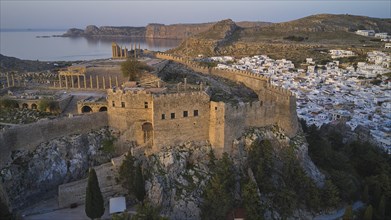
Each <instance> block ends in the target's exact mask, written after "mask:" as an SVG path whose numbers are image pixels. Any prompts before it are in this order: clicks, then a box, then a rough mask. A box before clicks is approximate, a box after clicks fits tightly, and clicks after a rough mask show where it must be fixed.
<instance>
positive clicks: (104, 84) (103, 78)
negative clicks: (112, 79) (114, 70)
mask: <svg viewBox="0 0 391 220" xmlns="http://www.w3.org/2000/svg"><path fill="white" fill-rule="evenodd" d="M102 84H103V89H106V80H105V77H104V76H103V77H102Z"/></svg>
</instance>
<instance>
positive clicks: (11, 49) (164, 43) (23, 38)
mask: <svg viewBox="0 0 391 220" xmlns="http://www.w3.org/2000/svg"><path fill="white" fill-rule="evenodd" d="M65 31H66V30H56V31H53V30H19V31H18V30H6V31H5V30H2V31H0V53H1V54H3V55H5V56H11V57H17V58H20V59H28V60H40V61H75V60H93V59H103V58H110V57H111V43H112V42H113V39H86V38H84V37H75V38H69V37H49V38H46V37H41V38H38V37H37V36H52V35H61V34H63V33H65ZM115 42H117V43H118V44H119V45H121V46H124V47H125V46H126V47H127V48H128V49H129V48H130V44H131V43H132V44H134V43H136V44H137V45H138V44H140V47H141V49H148V50H154V51H166V50H168V49H171V48H174V47H176V46H178V45H179V43H180V40H173V39H144V38H141V39H140V38H137V39H130V38H129V39H116V40H115Z"/></svg>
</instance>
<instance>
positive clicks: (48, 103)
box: [38, 99, 60, 112]
mask: <svg viewBox="0 0 391 220" xmlns="http://www.w3.org/2000/svg"><path fill="white" fill-rule="evenodd" d="M38 110H39V111H41V112H46V111H49V112H58V111H60V107H59V106H58V103H57V102H55V101H53V100H48V99H42V100H40V101H39V102H38Z"/></svg>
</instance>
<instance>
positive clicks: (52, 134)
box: [0, 112, 108, 168]
mask: <svg viewBox="0 0 391 220" xmlns="http://www.w3.org/2000/svg"><path fill="white" fill-rule="evenodd" d="M107 124H108V121H107V112H99V113H93V114H86V115H80V116H74V117H72V118H60V119H54V120H42V121H39V122H36V123H32V124H26V125H19V126H15V127H12V128H9V129H7V130H5V131H4V132H0V150H1V154H0V168H1V167H3V166H4V165H5V164H6V163H8V162H9V161H10V160H11V154H12V151H16V150H29V151H33V150H34V149H35V148H36V147H37V146H38V145H39V144H40V143H43V142H47V141H49V140H51V139H53V138H57V137H62V136H65V135H71V134H80V133H87V132H90V131H91V130H94V129H98V128H101V127H104V126H107Z"/></svg>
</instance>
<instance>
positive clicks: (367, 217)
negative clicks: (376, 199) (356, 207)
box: [363, 205, 373, 220]
mask: <svg viewBox="0 0 391 220" xmlns="http://www.w3.org/2000/svg"><path fill="white" fill-rule="evenodd" d="M372 218H373V208H372V205H369V206H368V207H367V209H365V212H364V217H363V219H364V220H372Z"/></svg>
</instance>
